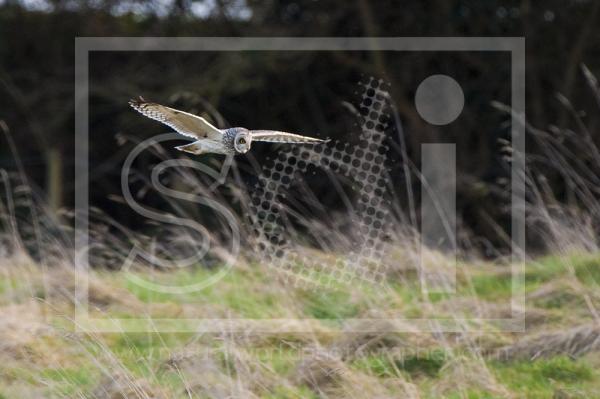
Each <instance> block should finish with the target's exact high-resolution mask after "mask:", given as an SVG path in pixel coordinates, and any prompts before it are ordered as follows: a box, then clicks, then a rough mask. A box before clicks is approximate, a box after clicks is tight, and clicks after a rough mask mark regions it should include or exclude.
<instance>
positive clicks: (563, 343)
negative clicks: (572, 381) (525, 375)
mask: <svg viewBox="0 0 600 399" xmlns="http://www.w3.org/2000/svg"><path fill="white" fill-rule="evenodd" d="M599 349H600V325H599V324H597V323H594V324H588V325H583V326H578V327H574V328H571V329H569V330H566V331H557V332H552V333H544V334H540V335H537V336H534V337H527V338H524V339H521V340H519V341H517V342H516V343H514V344H512V345H507V346H505V347H503V348H500V349H498V350H497V351H496V352H495V353H494V357H496V358H498V359H499V360H503V361H510V360H516V359H525V360H533V359H537V358H540V357H550V356H555V355H567V356H571V357H580V356H583V355H585V354H586V353H589V352H593V351H597V350H599Z"/></svg>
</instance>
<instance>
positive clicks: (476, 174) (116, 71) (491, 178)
mask: <svg viewBox="0 0 600 399" xmlns="http://www.w3.org/2000/svg"><path fill="white" fill-rule="evenodd" d="M599 8H600V2H598V1H593V0H567V1H565V0H550V1H545V2H533V1H527V0H526V1H494V0H492V1H485V2H481V1H458V0H451V1H448V0H434V1H429V2H421V1H411V2H394V1H390V0H382V1H368V0H350V1H341V0H325V1H309V0H306V1H273V0H271V1H254V0H202V1H192V0H157V1H117V0H82V1H73V0H0V120H2V121H4V126H5V127H7V129H5V130H9V132H10V137H11V138H12V140H14V142H15V144H16V147H17V148H18V154H19V157H20V160H21V161H22V164H23V165H24V168H25V170H26V171H27V175H28V177H29V178H30V182H31V183H32V184H33V185H34V186H35V187H36V188H37V190H38V191H39V193H41V194H42V195H45V196H47V198H48V201H49V204H50V205H51V207H53V208H54V209H58V208H60V207H67V208H69V207H72V206H73V202H74V189H75V185H74V177H73V176H74V155H73V154H74V137H75V133H76V132H75V131H74V44H75V38H76V37H82V36H98V37H100V36H181V37H185V36H198V37H209V36H215V37H218V36H264V37H271V36H272V37H277V36H315V37H320V36H339V37H348V36H349V37H352V36H470V37H472V36H519V37H520V36H524V37H525V39H526V52H527V85H526V89H527V118H528V121H529V123H531V124H532V125H533V126H537V127H542V128H547V127H548V126H550V125H552V126H556V128H558V129H570V128H576V127H577V123H578V122H577V120H576V119H575V118H574V117H573V113H571V112H570V111H569V109H568V107H565V106H564V104H561V102H560V101H557V99H556V94H557V93H561V94H562V95H564V96H565V97H566V98H568V99H569V100H570V101H571V103H572V104H574V107H575V108H576V114H577V115H581V116H584V121H585V124H586V125H587V126H588V129H589V131H590V132H591V134H592V136H593V137H592V139H593V140H594V141H595V142H596V143H597V142H598V141H599V140H600V133H598V122H599V121H600V118H599V116H598V112H597V109H598V108H596V107H597V106H598V104H597V103H596V99H595V98H594V96H593V94H592V93H591V91H590V90H589V87H587V86H586V82H585V79H584V78H583V77H582V74H581V71H580V66H581V64H582V63H585V64H586V65H587V66H588V68H590V70H591V71H592V72H593V73H596V75H597V72H598V70H599V69H600V54H599V53H598V49H599V48H600V46H599V42H600V31H599V30H598V29H597V27H598V26H599V23H600V18H599V15H598V11H599ZM509 61H510V58H509V56H508V55H507V54H502V53H472V52H460V53H429V54H427V55H423V54H421V53H419V54H417V53H397V52H346V53H344V52H328V53H326V54H324V53H319V52H281V53H274V52H247V53H231V52H229V53H210V52H202V53H185V52H184V53H174V52H169V53H160V52H153V53H145V52H132V53H119V52H96V53H92V54H90V119H89V122H90V140H91V141H90V148H91V149H92V151H91V153H90V160H91V161H90V162H91V168H92V173H94V169H96V170H97V173H96V174H94V175H93V181H92V183H93V184H92V190H91V191H90V201H91V203H92V204H93V205H96V206H99V207H100V208H102V209H103V210H105V211H106V212H108V213H109V214H111V215H112V216H114V217H116V218H118V219H119V220H121V221H124V222H127V223H128V224H130V225H131V226H132V227H134V228H135V226H136V224H137V223H138V222H139V221H138V220H137V219H136V217H135V215H131V212H127V211H125V210H123V209H122V208H119V207H118V206H117V205H115V204H112V203H111V202H110V201H109V200H108V197H109V196H110V195H111V194H114V195H117V194H119V192H120V182H119V178H118V175H119V173H120V164H121V163H122V162H123V160H124V157H125V156H126V155H127V153H128V151H129V150H130V149H131V146H129V147H127V146H123V147H119V146H118V145H117V141H118V140H117V137H118V136H119V135H123V134H124V135H128V136H135V137H138V138H139V139H144V138H147V137H150V136H152V135H155V134H158V133H162V132H165V131H167V130H166V129H165V128H164V127H161V126H159V125H158V124H156V123H153V122H151V121H146V120H144V119H143V118H142V117H141V116H140V115H137V114H135V113H134V112H133V111H131V110H130V109H129V108H128V107H127V100H128V99H129V98H130V97H135V96H138V95H143V96H145V97H147V98H148V99H150V100H153V101H157V102H162V103H165V104H171V105H175V106H178V107H180V108H183V109H186V110H190V111H194V112H198V113H206V114H207V115H209V116H210V115H212V116H213V117H214V115H215V112H213V110H212V108H214V110H216V111H217V112H218V114H220V115H222V116H223V118H224V121H222V123H223V124H225V125H229V126H246V127H249V128H272V129H280V130H287V131H295V132H299V133H303V134H309V135H316V136H320V137H332V138H335V139H342V140H346V141H350V142H352V140H354V139H353V137H356V132H357V129H358V128H357V127H356V126H355V122H356V120H355V118H354V117H353V115H352V114H351V113H350V112H348V110H347V109H346V107H344V105H343V102H344V101H349V102H354V103H356V101H355V100H356V97H355V96H354V91H355V90H356V87H357V86H356V83H357V82H358V81H359V80H360V79H361V77H363V76H376V77H381V78H383V79H385V80H386V81H387V82H389V83H390V85H391V95H392V98H393V101H394V104H395V106H396V107H397V109H398V112H399V116H400V119H401V121H402V126H403V130H404V134H405V135H406V140H407V146H408V156H409V157H410V158H411V160H412V161H413V162H415V163H416V164H417V165H418V160H419V159H420V151H419V148H420V144H421V143H423V142H456V143H457V144H458V148H459V153H458V161H457V162H458V168H459V170H460V171H461V172H462V173H461V174H460V176H461V178H460V179H459V181H458V201H457V204H458V212H459V218H460V219H461V220H462V227H461V228H464V229H465V230H466V231H469V232H475V236H481V237H484V238H485V239H486V240H489V241H491V242H493V243H494V244H499V243H501V242H502V240H501V239H500V238H499V236H498V231H497V227H498V226H500V227H501V228H502V229H503V230H504V231H508V230H509V229H510V222H509V216H508V214H507V212H506V206H507V205H508V204H509V203H508V202H507V197H506V190H504V189H503V186H502V185H501V184H500V183H499V182H501V181H503V179H504V178H506V177H507V167H506V164H505V163H504V162H503V160H502V152H501V146H500V145H499V144H498V139H500V138H505V139H508V138H509V137H510V136H509V128H510V126H509V124H508V123H507V122H508V120H509V119H508V117H507V115H506V114H502V113H501V112H499V111H497V110H495V109H494V108H493V107H492V106H491V104H490V103H491V102H492V101H500V102H503V103H507V104H509V103H510V68H509V67H510V65H509ZM434 73H445V74H448V75H450V76H452V77H454V78H455V79H456V80H457V81H458V82H459V83H460V84H461V85H462V87H463V90H464V92H465V97H466V106H465V111H464V112H463V114H462V115H461V116H460V118H458V119H457V120H456V121H455V122H453V123H452V124H451V125H449V126H444V127H435V126H432V125H429V124H427V123H426V122H425V121H423V120H422V119H421V118H420V117H419V115H418V113H417V112H416V109H415V107H414V103H413V99H414V93H415V90H416V87H417V86H418V83H419V82H420V81H421V80H422V79H423V78H425V77H427V76H429V75H431V74H434ZM353 96H354V97H353ZM217 122H219V121H215V123H217ZM397 133H398V132H397V129H390V137H391V139H390V140H392V141H393V140H396V139H395V138H394V137H397ZM8 144H9V141H7V138H6V136H2V137H1V138H0V168H5V169H8V170H14V169H16V168H17V166H18V164H17V158H16V157H15V153H14V151H13V150H12V149H11V147H10V146H9V145H8ZM390 144H393V143H390ZM392 147H393V145H392ZM537 150H538V148H537V147H536V143H535V142H530V143H528V152H529V153H531V154H535V153H536V151H537ZM269 151H270V148H269V147H268V146H256V148H254V147H253V152H252V156H254V157H255V158H256V161H257V162H258V163H259V164H260V163H262V162H263V161H264V158H265V157H266V156H267V155H268V153H269ZM217 158H218V157H217ZM108 161H110V163H107V162H108ZM400 161H401V159H400V157H399V156H398V155H396V156H395V157H392V159H391V163H390V168H391V174H392V176H393V178H394V182H395V184H397V185H398V187H402V184H401V182H402V180H403V179H404V178H405V176H404V175H403V172H402V168H401V167H400V164H401V162H400ZM244 162H249V160H247V159H242V160H241V163H242V164H243V163H244ZM545 172H546V173H545V174H546V177H548V179H549V184H550V185H551V186H552V188H553V189H554V191H555V192H557V193H559V197H560V199H561V200H563V201H567V202H568V201H569V200H570V199H571V198H570V196H569V187H568V185H566V184H565V183H564V180H563V179H561V176H560V175H559V172H552V171H550V170H547V171H545ZM313 183H314V184H312V187H313V189H314V190H315V193H316V194H317V195H319V193H321V194H322V195H325V194H326V193H327V192H328V191H330V187H329V186H328V183H327V182H326V181H315V182H313ZM415 185H416V186H417V185H418V182H417V181H415ZM399 198H400V199H401V198H403V197H402V196H399ZM337 205H339V204H336V202H335V200H333V201H332V202H331V203H330V206H332V207H333V208H335V207H336V206H337ZM490 220H491V221H494V222H493V223H490ZM534 244H535V240H534Z"/></svg>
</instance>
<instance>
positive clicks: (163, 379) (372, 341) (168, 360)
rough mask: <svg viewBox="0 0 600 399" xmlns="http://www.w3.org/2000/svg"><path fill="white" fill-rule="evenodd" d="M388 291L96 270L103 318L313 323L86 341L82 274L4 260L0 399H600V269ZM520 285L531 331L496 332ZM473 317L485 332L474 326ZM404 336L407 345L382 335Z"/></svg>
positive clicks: (401, 273)
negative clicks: (281, 329) (79, 290)
mask: <svg viewBox="0 0 600 399" xmlns="http://www.w3.org/2000/svg"><path fill="white" fill-rule="evenodd" d="M401 263H402V257H401V256H399V257H398V259H397V264H398V265H400V264H401ZM392 264H393V263H392ZM217 272H218V269H213V270H208V269H205V268H200V267H199V268H197V269H196V270H182V271H178V272H175V273H169V274H164V273H159V272H150V271H148V270H144V271H140V272H139V274H138V276H139V277H142V278H144V279H147V280H150V281H154V282H157V283H158V282H160V283H161V284H165V283H167V282H168V283H169V284H173V285H175V284H179V285H181V284H182V283H185V284H191V283H194V282H202V281H205V280H206V279H207V278H209V277H210V276H211V275H212V274H214V273H217ZM388 278H389V281H390V283H389V284H386V285H381V286H370V285H368V284H349V285H347V284H339V286H338V285H336V286H334V287H330V288H327V289H319V288H317V289H315V288H311V287H306V286H291V285H290V284H289V283H286V282H284V281H283V279H281V278H280V277H279V275H278V274H277V273H274V271H273V270H272V269H269V268H267V267H263V266H261V265H258V264H247V265H239V266H236V267H234V268H233V269H232V270H231V271H230V272H229V273H227V274H226V275H225V276H224V277H223V279H222V280H221V281H219V282H218V283H216V284H214V285H211V286H209V287H207V288H206V289H203V290H201V291H198V292H190V293H186V294H182V295H179V294H168V293H160V292H156V291H154V290H152V289H148V288H145V287H142V286H140V285H138V284H135V283H134V282H132V281H131V280H130V279H128V278H127V276H126V275H125V274H124V273H121V272H111V271H103V270H97V271H93V272H92V273H91V274H90V275H89V283H90V285H89V288H90V290H89V293H90V295H89V310H90V314H91V315H92V316H94V317H99V318H105V319H115V318H118V319H127V318H140V317H141V318H145V319H147V320H152V319H164V318H175V319H196V318H214V319H223V318H225V319H227V318H229V319H238V318H245V319H261V318H266V319H269V318H270V319H273V318H275V319H305V320H309V321H308V322H306V323H307V324H304V327H303V328H304V329H307V330H308V331H303V332H287V333H260V332H256V331H253V330H252V329H248V330H247V331H245V332H244V333H239V334H231V333H228V332H226V331H222V332H216V333H191V332H182V333H158V332H155V333H94V332H88V333H75V332H74V331H73V330H74V320H73V314H74V304H73V301H74V300H73V289H74V283H73V281H74V279H73V273H72V272H71V271H70V270H69V269H68V268H66V267H65V268H61V267H52V268H48V269H45V270H44V269H43V268H41V267H40V266H39V265H36V264H34V262H32V261H30V260H29V259H27V258H24V257H23V258H10V259H6V260H4V261H3V264H2V265H1V267H0V360H1V361H0V398H13V397H19V398H38V397H69V398H71V397H97V398H121V397H126V398H130V397H131V398H171V397H175V398H189V397H199V398H225V397H236V398H238V397H239V398H253V397H257V398H312V397H314V398H318V397H335V398H338V397H343V398H346V397H348V398H365V397H372V398H400V397H407V398H418V397H422V398H439V397H444V398H511V397H515V398H520V397H530V398H589V397H599V396H600V371H598V370H600V352H599V349H600V327H599V325H598V324H594V321H595V317H594V314H595V312H596V307H597V306H598V305H599V304H600V290H599V289H598V285H597V282H598V281H600V256H598V255H595V254H586V253H579V254H570V255H568V256H561V257H558V256H554V257H545V258H541V259H538V260H536V261H530V262H528V263H527V265H526V273H525V283H524V284H523V285H519V284H517V285H514V286H513V282H512V277H511V274H510V267H509V265H499V264H493V263H484V262H461V263H460V264H459V267H458V272H457V275H456V279H457V287H456V293H449V294H439V293H436V294H433V293H431V294H428V295H424V294H423V292H422V290H421V285H420V283H419V279H418V277H417V275H416V274H415V273H414V271H411V270H409V269H408V268H404V267H399V266H398V267H395V268H394V267H392V269H390V271H389V275H388ZM513 288H514V289H515V290H516V292H517V293H518V294H524V295H525V297H526V299H527V302H526V312H525V320H526V332H524V333H522V332H517V333H515V332H502V331H497V329H495V328H493V326H492V325H490V324H489V323H487V322H486V321H485V319H501V318H507V317H510V315H511V308H510V299H511V295H512V289H513ZM516 310H517V315H519V314H522V313H521V312H522V311H523V309H520V308H519V309H516ZM349 318H351V319H361V318H375V319H378V320H379V323H381V324H380V325H379V327H381V328H379V327H377V328H371V327H373V326H372V325H365V326H362V327H361V326H360V325H359V326H358V327H357V326H356V325H355V326H354V330H355V332H353V333H347V332H344V330H345V329H348V328H349V326H348V324H347V323H346V322H345V320H347V319H349ZM418 318H420V319H431V318H437V319H442V320H443V319H449V320H455V321H456V320H461V321H460V323H463V324H460V323H459V325H462V326H463V327H464V328H465V330H467V332H447V333H443V332H441V330H437V327H436V325H435V324H434V325H433V327H432V328H431V329H430V330H433V332H418V331H415V329H416V327H417V324H416V323H411V321H410V319H418ZM473 318H478V319H483V321H472V322H466V321H465V322H463V321H462V320H464V319H473ZM257 325H258V326H260V323H258V324H257ZM306 326H309V327H308V328H307V327H306ZM258 329H260V328H258ZM291 329H298V328H297V326H296V327H294V326H293V325H292V327H291ZM394 329H396V330H398V329H399V330H402V331H404V332H400V333H399V332H389V331H388V332H386V330H394ZM368 330H379V332H373V331H368ZM356 331H358V332H356Z"/></svg>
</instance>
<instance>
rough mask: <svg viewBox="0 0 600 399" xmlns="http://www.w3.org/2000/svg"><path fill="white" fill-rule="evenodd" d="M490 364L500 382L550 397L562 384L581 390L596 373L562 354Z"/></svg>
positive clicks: (522, 391) (532, 393) (582, 362)
mask: <svg viewBox="0 0 600 399" xmlns="http://www.w3.org/2000/svg"><path fill="white" fill-rule="evenodd" d="M492 365H493V367H494V369H495V370H496V374H497V376H498V378H499V380H500V381H501V382H502V383H504V384H506V385H507V386H508V387H510V388H512V389H514V390H516V391H518V392H521V393H523V394H525V395H526V397H528V398H544V397H548V398H551V397H552V396H553V395H554V392H555V390H556V389H557V388H560V387H564V386H569V387H570V388H576V389H581V390H585V389H586V385H587V383H588V382H592V381H593V380H597V379H598V377H599V376H600V375H599V374H598V372H597V371H595V370H594V369H593V368H592V367H591V366H590V365H589V364H587V363H586V362H584V361H582V360H573V359H570V358H567V357H564V356H557V357H554V358H550V359H539V360H534V361H519V362H512V363H507V364H498V363H492Z"/></svg>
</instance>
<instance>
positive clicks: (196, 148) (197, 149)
mask: <svg viewBox="0 0 600 399" xmlns="http://www.w3.org/2000/svg"><path fill="white" fill-rule="evenodd" d="M175 149H176V150H179V151H183V152H189V153H190V154H196V155H198V154H202V153H203V152H204V151H202V147H201V146H200V145H199V144H198V143H197V142H196V143H191V144H186V145H180V146H177V147H175Z"/></svg>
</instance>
